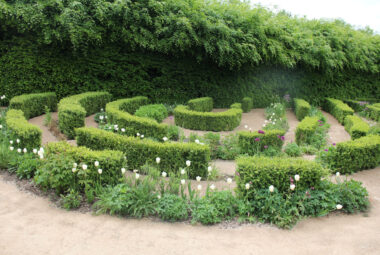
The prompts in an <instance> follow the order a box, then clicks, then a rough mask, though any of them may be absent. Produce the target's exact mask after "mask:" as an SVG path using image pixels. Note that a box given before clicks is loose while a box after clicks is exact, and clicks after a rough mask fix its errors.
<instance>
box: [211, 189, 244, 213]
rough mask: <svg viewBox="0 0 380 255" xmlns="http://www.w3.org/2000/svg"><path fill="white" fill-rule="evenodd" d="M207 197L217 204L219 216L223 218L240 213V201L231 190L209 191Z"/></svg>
mask: <svg viewBox="0 0 380 255" xmlns="http://www.w3.org/2000/svg"><path fill="white" fill-rule="evenodd" d="M205 199H207V200H208V201H209V203H210V204H212V205H214V206H215V208H216V210H217V212H218V214H219V215H218V217H219V218H221V219H223V220H225V219H232V218H234V217H235V216H236V215H237V213H238V201H237V199H236V197H235V196H234V195H233V194H232V192H231V191H229V190H223V191H214V192H207V193H206V196H205Z"/></svg>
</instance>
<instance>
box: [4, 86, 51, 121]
mask: <svg viewBox="0 0 380 255" xmlns="http://www.w3.org/2000/svg"><path fill="white" fill-rule="evenodd" d="M45 106H47V107H49V109H50V111H52V112H55V111H56V110H57V96H56V94H55V93H53V92H47V93H36V94H24V95H20V96H15V97H13V98H12V99H11V100H10V102H9V108H10V109H18V110H21V111H23V113H24V116H25V118H26V119H30V118H33V117H36V116H39V115H42V114H44V113H45Z"/></svg>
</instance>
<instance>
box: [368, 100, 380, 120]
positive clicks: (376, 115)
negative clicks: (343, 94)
mask: <svg viewBox="0 0 380 255" xmlns="http://www.w3.org/2000/svg"><path fill="white" fill-rule="evenodd" d="M366 111H368V117H369V118H370V119H373V120H374V121H380V105H379V104H374V105H368V106H367V109H366Z"/></svg>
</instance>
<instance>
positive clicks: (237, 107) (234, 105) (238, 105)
mask: <svg viewBox="0 0 380 255" xmlns="http://www.w3.org/2000/svg"><path fill="white" fill-rule="evenodd" d="M241 107H242V106H241V103H233V104H232V105H231V106H230V108H231V109H241Z"/></svg>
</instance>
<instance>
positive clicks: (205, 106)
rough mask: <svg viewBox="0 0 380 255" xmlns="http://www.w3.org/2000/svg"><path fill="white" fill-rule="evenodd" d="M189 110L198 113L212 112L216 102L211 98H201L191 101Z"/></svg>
mask: <svg viewBox="0 0 380 255" xmlns="http://www.w3.org/2000/svg"><path fill="white" fill-rule="evenodd" d="M187 105H188V106H189V109H190V110H192V111H197V112H211V111H212V109H213V108H214V102H213V100H212V98H211V97H201V98H195V99H191V100H189V101H188V102H187Z"/></svg>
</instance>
